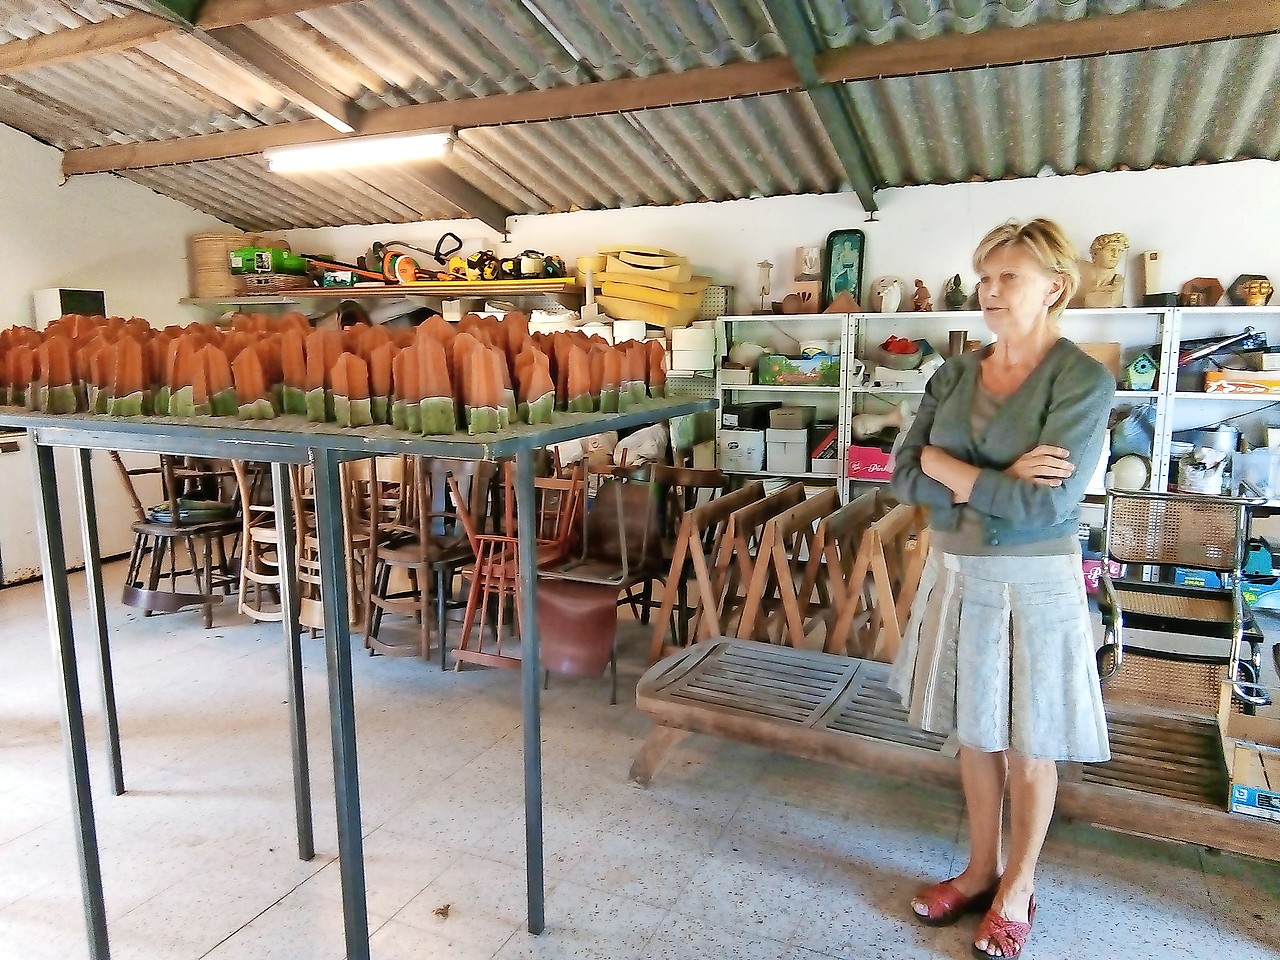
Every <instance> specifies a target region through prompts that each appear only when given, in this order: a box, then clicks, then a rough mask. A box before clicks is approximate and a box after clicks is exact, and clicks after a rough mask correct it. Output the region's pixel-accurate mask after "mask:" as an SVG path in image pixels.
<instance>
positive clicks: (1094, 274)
mask: <svg viewBox="0 0 1280 960" xmlns="http://www.w3.org/2000/svg"><path fill="white" fill-rule="evenodd" d="M1128 249H1129V238H1128V237H1126V236H1125V235H1124V234H1123V233H1103V234H1099V235H1098V236H1096V237H1094V238H1093V243H1091V244H1090V245H1089V256H1090V257H1091V258H1092V260H1091V262H1086V261H1084V260H1081V261H1080V289H1079V290H1077V291H1076V295H1075V296H1074V297H1073V298H1072V300H1071V306H1073V307H1122V306H1124V274H1122V273H1117V272H1116V267H1118V266H1119V265H1120V259H1121V257H1123V256H1124V252H1125V251H1126V250H1128Z"/></svg>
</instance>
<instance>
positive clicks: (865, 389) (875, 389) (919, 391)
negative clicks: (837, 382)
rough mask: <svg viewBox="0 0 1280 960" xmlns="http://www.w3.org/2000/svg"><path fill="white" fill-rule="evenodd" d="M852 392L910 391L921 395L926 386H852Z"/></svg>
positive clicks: (850, 390) (850, 389)
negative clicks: (914, 387) (909, 387)
mask: <svg viewBox="0 0 1280 960" xmlns="http://www.w3.org/2000/svg"><path fill="white" fill-rule="evenodd" d="M849 392H850V393H909V394H912V395H915V396H919V395H921V394H923V393H924V388H923V387H920V388H918V389H905V388H901V387H850V388H849Z"/></svg>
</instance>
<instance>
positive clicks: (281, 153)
mask: <svg viewBox="0 0 1280 960" xmlns="http://www.w3.org/2000/svg"><path fill="white" fill-rule="evenodd" d="M452 139H453V131H451V130H427V131H423V132H421V133H395V134H388V135H386V136H378V137H348V138H346V139H343V140H327V141H324V142H322V143H298V144H291V145H287V146H282V147H268V148H267V149H266V150H263V151H262V155H263V157H265V158H266V161H267V168H268V169H269V170H270V171H271V172H272V173H303V172H306V171H308V170H345V169H348V168H350V167H370V166H376V165H378V164H391V163H406V162H408V161H411V160H426V159H430V158H432V157H439V156H443V155H444V153H445V151H446V150H447V149H448V148H449V143H450V141H451V140H452Z"/></svg>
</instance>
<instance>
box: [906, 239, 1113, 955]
mask: <svg viewBox="0 0 1280 960" xmlns="http://www.w3.org/2000/svg"><path fill="white" fill-rule="evenodd" d="M973 265H974V269H975V270H977V272H978V277H979V280H978V301H979V304H980V305H981V307H982V315H983V319H984V321H985V322H986V324H987V326H988V328H989V329H990V330H991V332H992V333H993V334H995V338H996V339H995V343H993V344H992V345H991V346H989V347H986V348H984V349H983V350H980V351H974V352H971V353H963V354H960V355H958V356H956V357H953V358H952V359H950V360H948V361H947V362H946V363H945V364H944V365H943V366H942V367H941V368H940V369H939V370H938V372H937V373H935V374H934V375H933V377H932V378H931V379H930V380H929V383H928V385H927V386H926V388H925V395H924V399H923V401H922V402H921V404H920V410H919V412H918V414H917V416H916V419H915V422H914V423H913V424H912V426H911V428H910V430H909V431H908V432H907V436H906V439H905V440H904V442H903V446H902V448H901V450H900V451H899V453H898V455H897V460H896V464H895V467H894V474H893V485H892V489H893V492H894V494H895V495H896V496H897V497H898V498H899V499H900V500H902V501H904V502H908V503H917V504H923V505H925V506H927V507H928V508H929V510H930V526H931V528H932V530H933V538H932V547H931V549H930V552H929V557H928V560H927V562H926V564H925V571H924V575H923V577H922V579H921V583H920V590H919V593H918V594H917V598H916V602H915V604H914V605H913V608H912V611H911V619H910V622H909V623H908V626H907V631H906V637H905V640H904V642H903V645H902V650H901V652H900V654H899V657H898V660H897V662H896V663H895V664H894V668H893V673H892V677H891V683H892V686H893V687H894V689H895V690H897V691H898V693H899V694H900V695H901V696H902V698H903V702H904V703H905V704H906V705H907V707H908V710H909V712H910V716H911V720H912V722H913V723H916V724H918V725H919V726H922V727H923V728H925V729H927V730H932V731H934V732H937V733H943V734H951V733H955V734H956V736H957V739H958V740H959V742H960V771H961V779H962V781H963V784H964V796H965V806H966V809H967V811H968V815H969V827H970V829H969V837H970V840H969V844H970V851H969V864H968V866H967V867H966V868H965V870H964V872H963V873H961V874H960V875H959V876H956V877H953V878H951V879H950V880H944V881H942V882H941V883H935V884H933V885H931V886H928V887H925V888H924V889H922V890H920V891H919V893H917V895H916V897H915V899H914V900H913V901H912V908H913V910H914V912H915V915H916V917H917V918H918V919H919V920H920V921H922V922H924V923H928V924H933V925H943V924H950V923H954V922H956V921H957V920H958V919H960V917H961V916H962V915H963V914H965V913H970V912H973V913H978V912H982V911H986V914H985V916H984V917H983V919H982V922H981V923H980V925H979V927H978V931H977V934H976V935H975V938H974V950H975V952H976V953H977V954H978V955H979V956H982V957H985V956H1003V957H1012V956H1018V955H1019V954H1020V953H1021V952H1022V947H1023V945H1024V944H1025V942H1026V940H1027V936H1028V935H1029V934H1030V932H1031V923H1032V920H1033V919H1034V915H1035V899H1034V897H1033V893H1034V888H1035V868H1036V861H1037V859H1038V858H1039V855H1040V848H1041V845H1042V844H1043V842H1044V838H1045V834H1046V833H1047V832H1048V829H1049V819H1050V816H1051V815H1052V813H1053V804H1054V798H1055V796H1056V793H1057V786H1058V779H1057V777H1058V775H1057V767H1056V766H1055V761H1057V760H1075V761H1083V762H1099V761H1103V760H1106V759H1108V758H1109V756H1110V752H1109V749H1108V745H1107V730H1106V718H1105V715H1104V714H1103V708H1102V697H1101V692H1100V690H1099V686H1098V672H1097V665H1096V663H1095V661H1094V647H1095V644H1094V638H1093V630H1092V627H1091V624H1090V622H1089V609H1088V603H1087V600H1086V595H1085V588H1084V579H1083V576H1082V573H1081V568H1080V550H1079V542H1078V539H1077V525H1078V505H1079V501H1080V498H1081V496H1082V495H1083V493H1084V488H1085V486H1086V485H1087V484H1088V481H1089V477H1090V475H1091V474H1092V472H1093V469H1094V467H1095V465H1096V464H1097V462H1098V458H1099V456H1100V455H1101V453H1102V443H1103V437H1104V435H1105V429H1106V426H1107V415H1108V413H1109V411H1110V409H1111V400H1112V396H1113V394H1114V392H1115V382H1114V380H1113V379H1112V376H1111V374H1110V372H1109V371H1108V370H1107V369H1106V368H1105V367H1103V366H1102V365H1101V364H1099V363H1097V362H1096V361H1094V360H1092V359H1091V358H1090V357H1088V356H1086V355H1085V354H1084V353H1083V352H1082V351H1081V350H1080V349H1079V348H1078V347H1076V346H1075V344H1073V343H1071V341H1069V340H1066V339H1063V338H1062V337H1060V336H1059V334H1058V326H1057V323H1058V319H1059V317H1060V316H1061V315H1062V311H1063V309H1064V308H1065V306H1066V304H1067V302H1068V301H1069V300H1070V299H1071V296H1072V294H1073V293H1074V292H1075V289H1076V286H1077V285H1078V283H1079V273H1078V269H1079V268H1078V267H1077V263H1076V251H1075V250H1074V249H1073V248H1072V246H1071V244H1070V242H1069V241H1068V240H1067V239H1066V237H1065V236H1064V235H1063V232H1062V229H1061V228H1060V227H1059V226H1058V225H1057V224H1055V223H1053V222H1051V221H1048V220H1033V221H1031V222H1030V223H1026V224H1018V223H1007V224H1004V225H1002V226H999V227H996V228H995V229H994V230H992V231H991V232H990V233H988V234H987V235H986V236H985V237H984V238H983V239H982V242H981V243H979V244H978V249H977V250H976V251H975V252H974V255H973ZM1006 788H1007V789H1008V791H1009V798H1010V813H1011V816H1010V833H1009V847H1008V851H1007V856H1005V855H1004V851H1003V849H1002V843H1001V841H1002V837H1001V832H1002V831H1001V822H1002V820H1001V816H1002V806H1003V803H1004V795H1005V790H1006Z"/></svg>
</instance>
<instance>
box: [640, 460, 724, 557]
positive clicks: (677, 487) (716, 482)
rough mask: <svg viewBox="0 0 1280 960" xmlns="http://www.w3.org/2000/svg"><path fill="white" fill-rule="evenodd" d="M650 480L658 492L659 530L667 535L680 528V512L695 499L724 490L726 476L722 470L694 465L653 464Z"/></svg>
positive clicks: (708, 498) (705, 499) (710, 497)
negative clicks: (659, 497) (659, 503)
mask: <svg viewBox="0 0 1280 960" xmlns="http://www.w3.org/2000/svg"><path fill="white" fill-rule="evenodd" d="M652 476H653V482H654V483H656V484H657V485H658V490H659V492H660V494H661V496H662V501H663V502H662V534H663V536H665V537H667V538H668V539H671V538H673V537H674V536H675V534H676V531H677V530H679V529H680V521H681V519H683V517H684V515H685V514H686V513H688V512H689V511H690V510H692V509H693V508H694V507H696V506H697V505H698V504H699V503H707V502H708V501H711V500H714V499H715V498H716V497H718V496H720V494H721V493H723V492H724V489H725V487H726V486H727V485H728V478H727V477H726V476H725V474H724V471H722V470H717V469H715V468H711V469H701V468H694V467H672V466H668V465H667V464H665V463H655V464H654V465H653V473H652Z"/></svg>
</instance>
